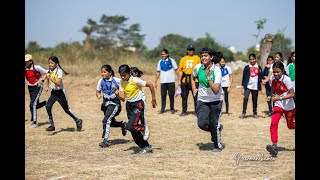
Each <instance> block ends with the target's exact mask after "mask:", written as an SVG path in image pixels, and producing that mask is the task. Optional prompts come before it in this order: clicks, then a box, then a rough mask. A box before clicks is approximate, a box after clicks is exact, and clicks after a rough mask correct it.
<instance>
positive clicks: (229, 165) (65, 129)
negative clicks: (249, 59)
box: [25, 66, 295, 180]
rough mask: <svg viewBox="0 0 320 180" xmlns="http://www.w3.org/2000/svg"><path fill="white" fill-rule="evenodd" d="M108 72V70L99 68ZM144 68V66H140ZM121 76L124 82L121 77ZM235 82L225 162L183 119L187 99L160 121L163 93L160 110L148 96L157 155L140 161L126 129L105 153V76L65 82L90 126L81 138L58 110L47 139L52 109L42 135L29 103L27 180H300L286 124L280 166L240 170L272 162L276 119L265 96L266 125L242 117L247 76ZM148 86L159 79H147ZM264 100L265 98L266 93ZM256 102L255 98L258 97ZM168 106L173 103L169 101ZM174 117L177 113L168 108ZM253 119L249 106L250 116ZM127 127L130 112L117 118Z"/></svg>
mask: <svg viewBox="0 0 320 180" xmlns="http://www.w3.org/2000/svg"><path fill="white" fill-rule="evenodd" d="M99 67H100V66H99ZM138 67H139V66H138ZM116 75H117V76H118V74H117V73H116ZM234 77H235V82H234V86H233V89H232V91H231V93H230V97H229V98H230V99H229V101H230V110H229V112H230V113H231V114H230V115H229V116H228V115H225V114H224V115H223V116H222V119H221V122H222V124H223V125H224V129H223V131H222V142H223V143H224V144H225V149H224V150H223V151H222V152H221V153H220V154H213V153H212V152H211V151H210V150H211V148H212V143H211V141H210V135H209V133H207V132H204V131H202V130H201V129H199V128H198V127H197V119H196V117H195V116H194V115H192V114H189V115H187V116H184V117H180V116H179V113H180V112H181V98H180V97H178V98H175V108H176V109H177V110H178V111H177V112H176V114H174V115H172V114H171V113H170V111H167V112H165V113H164V114H158V112H159V109H160V103H161V101H160V90H159V89H156V96H157V103H158V106H157V108H155V109H153V108H152V106H151V103H150V102H151V96H150V91H149V89H148V88H146V89H145V92H146V95H147V102H148V106H147V121H148V124H149V128H150V139H149V143H150V144H151V145H152V146H153V147H154V152H153V153H150V154H145V155H140V154H136V152H137V151H138V150H139V148H138V146H137V145H136V144H135V143H134V142H133V141H132V136H131V134H130V133H129V132H128V134H127V136H125V137H123V136H122V135H121V130H120V129H119V128H111V133H110V140H111V141H112V143H113V144H114V145H113V146H111V147H110V148H100V147H99V146H98V143H99V142H100V141H101V133H102V123H101V121H102V118H103V113H102V112H101V111H100V104H101V99H97V98H96V97H95V88H96V84H97V81H98V79H99V78H100V74H96V75H94V76H93V75H91V76H81V77H80V76H72V75H70V76H65V77H64V79H63V81H64V84H65V87H66V91H67V95H68V100H69V104H70V106H71V108H72V110H73V111H74V112H75V113H76V114H77V115H78V116H79V117H81V118H82V119H83V121H84V123H83V130H82V131H81V132H77V131H75V123H74V121H73V120H72V119H71V118H70V117H69V116H68V115H67V114H66V113H65V112H64V111H63V109H62V108H61V106H60V105H59V104H58V103H56V104H54V106H53V116H54V120H55V124H56V131H55V132H46V131H45V128H46V127H48V126H49V125H48V123H47V114H46V111H45V108H42V109H39V110H38V123H39V125H40V126H39V127H37V128H31V127H30V124H31V122H30V113H29V111H28V109H29V108H28V104H29V96H28V92H27V89H26V91H25V92H26V96H25V97H26V99H25V102H26V103H25V108H26V115H25V117H26V118H25V142H26V143H25V145H26V146H25V155H26V162H25V172H26V174H25V177H26V179H117V180H120V179H295V150H294V149H295V131H294V130H289V129H288V128H287V127H286V123H285V120H284V119H281V121H280V124H279V145H280V146H281V147H283V151H280V152H279V154H278V158H276V159H275V160H272V161H246V160H241V161H238V163H237V160H236V159H237V157H242V158H262V157H268V158H269V157H270V155H269V154H268V152H267V151H266V149H265V147H266V145H267V144H269V143H270V135H269V124H270V118H269V117H267V116H266V115H265V111H266V110H267V103H266V100H265V94H259V101H258V115H259V119H258V120H256V119H253V118H252V117H248V118H247V119H244V120H243V119H239V118H238V116H239V115H240V113H241V110H242V100H243V96H242V95H241V92H240V89H237V88H236V85H240V78H241V74H240V73H237V74H235V76H234ZM142 79H145V80H147V81H152V82H153V80H154V76H151V75H143V78H142ZM263 92H264V91H263ZM48 97H49V93H48V92H43V94H42V96H41V98H40V100H41V101H42V100H46V99H47V98H48ZM250 98H251V97H250ZM167 100H168V98H167ZM188 103H189V106H188V111H189V112H192V111H193V105H192V97H191V96H189V100H188ZM166 109H167V110H168V109H169V102H167V107H166ZM251 113H252V103H251V101H249V103H248V110H247V114H248V115H251ZM117 119H118V120H126V113H125V106H124V104H123V106H122V112H121V113H120V115H119V116H118V117H117Z"/></svg>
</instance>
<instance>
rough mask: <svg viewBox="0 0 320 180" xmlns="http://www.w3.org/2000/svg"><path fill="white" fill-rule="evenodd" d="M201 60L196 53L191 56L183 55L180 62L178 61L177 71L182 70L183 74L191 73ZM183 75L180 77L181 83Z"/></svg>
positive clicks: (183, 80) (183, 79)
mask: <svg viewBox="0 0 320 180" xmlns="http://www.w3.org/2000/svg"><path fill="white" fill-rule="evenodd" d="M200 63H201V60H200V57H199V56H198V55H193V56H188V55H186V56H184V57H182V58H181V60H180V63H179V71H180V72H184V73H185V74H187V75H189V74H192V70H193V68H194V67H195V66H196V65H197V64H200ZM185 79H186V78H185V77H184V78H182V80H181V81H182V83H184V82H185ZM196 82H198V79H196Z"/></svg>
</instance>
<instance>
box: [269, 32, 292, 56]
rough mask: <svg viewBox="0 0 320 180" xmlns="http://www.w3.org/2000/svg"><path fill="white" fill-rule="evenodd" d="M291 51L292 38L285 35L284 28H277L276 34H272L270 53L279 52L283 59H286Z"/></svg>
mask: <svg viewBox="0 0 320 180" xmlns="http://www.w3.org/2000/svg"><path fill="white" fill-rule="evenodd" d="M292 51H293V47H292V40H291V39H290V38H288V37H286V36H285V34H284V30H282V31H280V30H279V31H278V32H277V34H275V35H274V38H273V45H272V48H271V54H272V55H274V54H275V53H277V52H281V53H282V55H283V58H284V60H287V59H288V57H289V56H290V54H291V52H292Z"/></svg>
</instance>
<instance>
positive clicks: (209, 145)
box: [197, 143, 226, 151]
mask: <svg viewBox="0 0 320 180" xmlns="http://www.w3.org/2000/svg"><path fill="white" fill-rule="evenodd" d="M221 145H222V149H224V148H225V147H226V145H225V144H224V143H221ZM197 146H198V147H199V149H200V150H201V151H211V150H212V149H213V147H214V146H213V143H205V144H204V143H197Z"/></svg>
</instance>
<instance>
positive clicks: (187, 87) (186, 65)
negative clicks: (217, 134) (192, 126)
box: [178, 44, 201, 116]
mask: <svg viewBox="0 0 320 180" xmlns="http://www.w3.org/2000/svg"><path fill="white" fill-rule="evenodd" d="M194 51H195V48H194V46H193V45H192V44H190V45H188V46H187V54H186V55H185V56H184V57H182V58H181V59H180V63H179V73H180V75H179V82H178V87H179V86H180V87H181V97H182V112H181V114H180V116H185V115H187V109H188V96H189V91H191V77H192V76H191V74H192V70H193V68H194V67H195V66H196V65H197V64H200V63H201V60H200V57H199V56H198V55H196V54H194ZM194 80H195V83H196V87H197V88H198V86H199V82H198V79H196V78H195V79H194ZM191 94H192V93H191ZM192 96H193V101H194V103H193V104H194V113H195V114H196V101H197V96H198V94H196V95H195V96H194V95H193V94H192Z"/></svg>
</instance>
